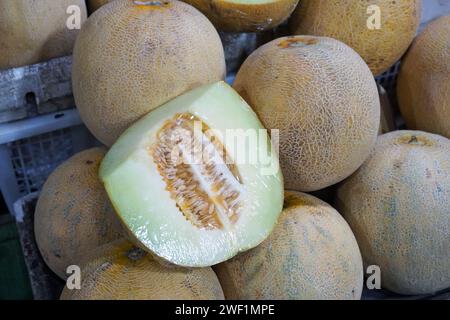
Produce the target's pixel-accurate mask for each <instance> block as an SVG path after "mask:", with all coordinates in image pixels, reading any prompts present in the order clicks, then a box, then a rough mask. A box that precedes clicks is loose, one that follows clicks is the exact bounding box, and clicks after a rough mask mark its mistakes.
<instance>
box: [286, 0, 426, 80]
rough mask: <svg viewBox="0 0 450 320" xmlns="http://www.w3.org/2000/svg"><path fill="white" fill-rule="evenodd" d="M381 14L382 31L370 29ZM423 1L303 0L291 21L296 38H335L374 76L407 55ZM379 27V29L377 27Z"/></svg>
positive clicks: (416, 27) (418, 22)
mask: <svg viewBox="0 0 450 320" xmlns="http://www.w3.org/2000/svg"><path fill="white" fill-rule="evenodd" d="M370 6H377V7H378V8H379V10H380V11H379V13H380V22H381V24H380V25H379V29H377V28H375V29H374V28H372V27H371V28H369V27H368V22H369V25H370V26H372V25H373V22H376V21H374V20H372V18H371V17H372V16H374V14H375V15H376V14H377V12H376V11H373V9H372V7H370ZM421 12H422V1H421V0H396V1H392V0H373V1H355V0H326V1H317V0H302V1H300V4H299V5H298V6H297V9H296V10H295V11H294V13H293V15H292V19H291V31H292V33H293V34H302V35H306V34H308V35H315V36H324V37H331V38H335V39H337V40H340V41H342V42H344V43H346V44H347V45H349V46H350V47H352V48H353V49H355V50H356V52H358V53H359V54H360V55H361V56H362V58H363V59H364V60H365V61H366V63H367V64H368V65H369V67H370V69H371V70H372V72H373V74H374V75H379V74H381V73H383V72H384V71H386V70H387V69H389V68H390V67H391V66H392V65H393V64H394V63H395V62H397V61H398V60H399V59H400V58H401V57H402V55H403V54H404V53H405V52H406V50H407V49H408V47H409V45H410V44H411V42H412V41H413V39H414V37H415V35H416V32H417V29H418V27H419V24H420V17H421ZM375 27H377V26H375Z"/></svg>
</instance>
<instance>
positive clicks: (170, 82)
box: [72, 0, 225, 146]
mask: <svg viewBox="0 0 450 320" xmlns="http://www.w3.org/2000/svg"><path fill="white" fill-rule="evenodd" d="M138 3H139V2H137V1H136V2H134V1H129V0H117V1H113V2H111V3H110V4H108V5H106V6H103V7H101V8H100V9H99V10H97V11H96V12H95V13H94V14H92V15H91V16H90V17H89V19H88V21H87V22H86V23H85V24H84V26H83V28H82V29H81V31H80V35H79V37H78V39H77V42H76V44H75V49H74V60H73V75H72V80H73V93H74V97H75V102H76V104H77V107H78V110H79V111H80V114H81V117H82V119H83V121H84V122H85V124H86V125H87V127H88V128H89V129H90V131H91V132H92V133H93V134H94V135H95V136H96V137H97V138H98V139H99V140H100V141H101V142H102V143H104V144H105V145H108V146H111V145H112V144H113V143H114V142H115V141H116V140H117V138H118V137H119V136H120V134H121V133H122V132H123V131H125V129H127V128H128V127H129V126H131V125H132V124H133V123H134V122H135V121H136V120H138V119H139V118H141V117H142V116H144V115H145V114H147V113H148V112H150V111H151V110H153V109H155V108H157V107H158V106H160V105H162V104H164V103H166V102H168V101H169V100H171V99H173V98H175V97H177V96H178V95H180V94H182V93H184V92H187V91H189V90H191V89H193V88H195V87H197V86H200V85H203V84H208V83H214V82H216V81H219V80H222V79H223V78H224V76H225V57H224V51H223V47H222V43H221V41H220V37H219V35H218V33H217V31H216V30H215V29H214V27H213V25H212V24H211V23H210V22H209V21H208V19H207V18H206V17H205V16H203V15H202V14H201V13H200V12H199V11H198V10H196V9H195V8H193V7H192V6H189V5H187V4H185V3H183V2H180V1H174V0H167V1H162V2H154V4H149V5H139V4H138Z"/></svg>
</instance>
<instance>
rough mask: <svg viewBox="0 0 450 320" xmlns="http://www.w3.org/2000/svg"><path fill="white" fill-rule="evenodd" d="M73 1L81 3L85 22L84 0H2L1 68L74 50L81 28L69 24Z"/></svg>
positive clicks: (32, 62)
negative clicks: (72, 27)
mask: <svg viewBox="0 0 450 320" xmlns="http://www.w3.org/2000/svg"><path fill="white" fill-rule="evenodd" d="M71 5H75V6H78V8H79V9H80V17H79V18H80V23H83V22H84V21H85V20H86V15H87V13H86V4H85V2H84V0H58V1H55V0H12V1H11V0H0V35H1V36H0V69H8V68H14V67H20V66H24V65H30V64H34V63H38V62H43V61H46V60H49V59H52V58H56V57H61V56H66V55H70V54H72V49H73V45H74V42H75V39H76V37H77V34H78V31H79V30H77V29H74V30H69V28H68V27H67V26H66V22H67V20H68V19H69V17H70V16H69V15H68V14H67V13H66V11H67V8H68V7H69V6H71Z"/></svg>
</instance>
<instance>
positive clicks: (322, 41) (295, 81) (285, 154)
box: [234, 36, 380, 191]
mask: <svg viewBox="0 0 450 320" xmlns="http://www.w3.org/2000/svg"><path fill="white" fill-rule="evenodd" d="M234 88H235V89H236V90H237V91H238V92H239V93H240V94H241V96H242V97H243V98H244V99H245V100H246V101H247V102H248V103H249V104H250V106H251V107H253V109H254V110H255V111H256V113H257V114H258V115H259V117H260V119H261V121H262V122H263V124H264V125H265V127H266V128H268V129H278V130H279V142H280V143H279V146H280V163H281V168H282V170H283V174H284V178H285V186H286V188H287V189H290V190H296V191H316V190H320V189H323V188H326V187H328V186H330V185H333V184H335V183H337V182H339V181H341V180H343V179H344V178H346V177H348V176H349V175H350V174H352V173H353V172H354V171H355V170H356V169H357V168H358V167H359V166H360V165H361V164H362V163H363V161H364V160H365V159H366V158H367V156H368V155H369V152H370V150H371V148H372V147H373V145H374V143H375V141H376V137H377V132H378V127H379V124H380V101H379V96H378V92H377V86H376V84H375V80H374V78H373V76H372V73H371V72H370V70H369V68H368V67H367V65H366V64H365V63H364V61H363V60H362V59H361V57H360V56H359V55H358V54H357V53H356V52H355V51H353V50H352V49H351V48H349V47H348V46H346V45H345V44H343V43H342V42H339V41H337V40H334V39H330V38H321V37H310V36H305V37H303V36H295V37H286V38H280V39H277V40H274V41H272V42H270V43H268V44H266V45H264V46H262V47H260V48H259V49H258V50H256V51H255V52H253V54H252V55H250V57H249V58H248V59H247V60H246V61H245V62H244V64H243V66H242V67H241V69H240V70H239V72H238V74H237V77H236V80H235V83H234Z"/></svg>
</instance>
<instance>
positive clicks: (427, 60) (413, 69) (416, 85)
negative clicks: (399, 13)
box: [397, 15, 450, 138]
mask: <svg viewBox="0 0 450 320" xmlns="http://www.w3.org/2000/svg"><path fill="white" fill-rule="evenodd" d="M397 96H398V101H399V106H400V111H401V113H402V115H403V117H404V118H405V121H406V124H407V126H408V128H409V129H418V130H424V131H427V132H432V133H437V134H440V135H443V136H445V137H447V138H450V15H448V16H445V17H442V18H439V19H437V20H435V21H433V22H431V23H430V24H429V25H428V26H427V27H426V29H425V30H424V31H423V32H422V33H421V34H420V35H419V36H418V37H417V38H416V40H415V41H414V43H413V45H412V46H411V49H410V50H409V51H408V53H407V55H406V56H405V58H404V59H403V63H402V66H401V69H400V74H399V77H398V82H397Z"/></svg>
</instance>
